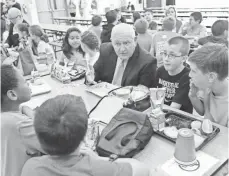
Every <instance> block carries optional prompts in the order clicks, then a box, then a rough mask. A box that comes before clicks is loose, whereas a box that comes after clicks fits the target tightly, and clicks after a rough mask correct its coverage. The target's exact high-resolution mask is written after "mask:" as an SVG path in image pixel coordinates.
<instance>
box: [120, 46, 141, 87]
mask: <svg viewBox="0 0 229 176" xmlns="http://www.w3.org/2000/svg"><path fill="white" fill-rule="evenodd" d="M138 55H139V45H138V44H137V46H136V48H135V51H134V54H133V55H132V57H131V58H130V59H129V60H128V62H127V65H126V68H125V71H124V73H123V76H122V85H125V84H124V83H125V81H126V79H127V76H129V74H130V72H131V70H133V69H134V66H135V65H136V64H137V62H136V60H137V59H138Z"/></svg>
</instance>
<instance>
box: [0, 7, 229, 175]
mask: <svg viewBox="0 0 229 176" xmlns="http://www.w3.org/2000/svg"><path fill="white" fill-rule="evenodd" d="M8 16H9V18H10V21H11V24H10V26H11V27H10V32H9V36H8V39H7V40H6V41H4V43H3V44H2V46H4V47H5V48H7V47H14V48H15V50H17V51H19V52H20V48H21V49H22V50H23V49H24V45H22V44H23V42H24V43H27V45H28V46H29V47H30V48H31V49H32V52H33V56H34V57H33V59H34V62H35V64H37V65H39V64H46V65H49V64H52V63H53V62H57V63H59V64H60V65H63V66H65V67H70V68H72V69H74V68H77V67H78V66H82V67H85V68H86V70H87V73H86V78H85V83H86V84H96V83H97V82H99V81H104V82H108V83H112V84H115V85H117V86H130V85H131V86H137V85H144V86H146V87H148V88H152V87H165V88H166V96H165V101H164V103H165V104H167V105H169V106H171V107H173V108H176V109H180V110H182V111H185V112H188V113H192V112H193V108H194V109H195V110H196V112H197V113H199V114H200V115H201V116H204V118H208V119H210V120H211V121H212V122H215V123H218V124H220V125H223V126H227V127H228V48H227V46H228V22H227V21H225V20H217V21H216V22H215V23H214V24H213V26H212V36H207V35H206V30H205V29H206V28H205V27H204V26H202V25H201V24H200V23H201V21H202V15H201V13H200V12H194V13H192V14H191V15H190V21H189V23H187V24H181V21H179V20H178V19H177V18H176V10H175V8H174V7H169V8H168V9H167V10H166V17H165V19H164V20H163V24H162V30H157V23H156V22H155V21H153V13H152V11H146V12H145V17H144V18H143V17H141V15H138V14H137V13H134V14H133V18H134V22H135V23H134V25H133V26H131V25H129V24H126V23H125V20H124V21H123V20H121V19H122V16H121V14H120V11H118V10H112V11H109V12H107V13H106V18H107V24H106V25H104V26H103V27H102V26H101V21H102V18H101V17H100V16H98V15H96V16H94V17H93V18H92V26H91V27H90V28H89V29H88V30H87V31H84V32H81V31H80V30H79V29H78V28H76V27H71V28H69V29H68V30H67V32H66V35H65V37H64V39H63V46H62V55H61V57H60V58H55V55H54V54H53V51H52V48H51V46H50V45H49V43H48V37H47V35H46V34H45V33H44V31H43V30H42V28H41V27H40V26H38V25H31V26H29V25H28V23H26V22H25V21H23V16H22V15H21V12H20V10H19V9H17V8H14V7H12V8H10V9H9V11H8ZM193 37H194V38H196V37H197V38H198V43H200V44H201V45H203V46H202V47H200V48H198V49H196V50H195V51H194V52H192V53H191V54H190V44H191V43H190V41H189V39H190V38H193ZM101 43H102V44H101ZM7 59H8V58H6V59H5V61H6V60H7ZM31 59H32V58H31ZM6 63H7V64H6ZM199 92H202V94H201V96H200V93H199ZM30 98H31V90H30V88H29V86H28V84H27V82H26V81H25V79H24V77H23V76H22V74H21V72H20V71H19V70H18V69H17V68H15V65H14V64H13V63H10V62H5V63H4V61H3V62H2V65H1V134H2V136H1V145H2V147H1V158H2V162H1V174H2V175H3V176H19V175H22V176H30V175H34V176H41V175H47V176H58V175H60V176H61V175H77V174H78V175H85V176H86V175H125V176H129V175H130V176H131V175H142V176H144V175H148V174H149V168H146V167H145V166H144V165H143V164H141V163H140V162H138V161H136V160H134V159H118V160H117V161H115V162H111V161H108V159H107V158H102V157H99V156H98V155H97V154H96V153H94V152H93V151H91V150H89V149H87V148H85V147H83V143H84V142H83V141H84V137H85V134H86V131H87V123H88V114H87V111H86V108H85V105H84V102H83V100H82V99H81V98H80V97H76V96H74V95H59V96H57V97H55V98H52V99H49V100H47V101H45V102H44V103H43V104H42V105H41V106H40V107H38V108H36V109H35V110H32V109H30V108H29V107H25V106H23V107H21V108H20V105H21V104H22V103H24V102H26V101H29V100H30ZM37 153H43V154H45V155H44V156H38V157H32V156H34V155H36V154H37ZM31 157H32V158H31ZM98 163H99V164H98Z"/></svg>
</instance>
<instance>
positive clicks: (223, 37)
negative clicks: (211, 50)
mask: <svg viewBox="0 0 229 176" xmlns="http://www.w3.org/2000/svg"><path fill="white" fill-rule="evenodd" d="M211 31H212V35H211V36H207V37H203V38H200V39H199V40H198V44H200V45H204V44H206V43H220V44H224V45H226V46H227V47H228V21H227V20H217V21H215V22H214V23H213V25H212V28H211Z"/></svg>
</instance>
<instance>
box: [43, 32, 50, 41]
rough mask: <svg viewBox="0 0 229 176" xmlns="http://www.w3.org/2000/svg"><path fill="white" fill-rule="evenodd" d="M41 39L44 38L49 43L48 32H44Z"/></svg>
mask: <svg viewBox="0 0 229 176" xmlns="http://www.w3.org/2000/svg"><path fill="white" fill-rule="evenodd" d="M41 40H43V41H44V42H45V43H48V42H49V38H48V36H47V34H45V33H43V34H42V36H41Z"/></svg>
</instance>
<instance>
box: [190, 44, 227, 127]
mask: <svg viewBox="0 0 229 176" xmlns="http://www.w3.org/2000/svg"><path fill="white" fill-rule="evenodd" d="M188 62H189V65H190V68H191V71H190V74H189V76H190V78H191V83H190V92H189V98H190V100H191V102H192V104H193V106H194V108H195V110H196V111H197V112H198V113H199V114H200V115H202V116H203V115H204V118H207V119H210V120H211V121H212V122H215V123H218V124H220V125H223V126H228V48H227V47H226V46H224V45H220V44H212V43H209V44H207V45H204V46H203V47H201V48H199V49H198V50H196V51H194V52H193V53H192V54H191V55H190V56H189V59H188ZM198 90H204V97H203V101H201V100H200V99H199V98H198V97H197V92H198Z"/></svg>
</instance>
